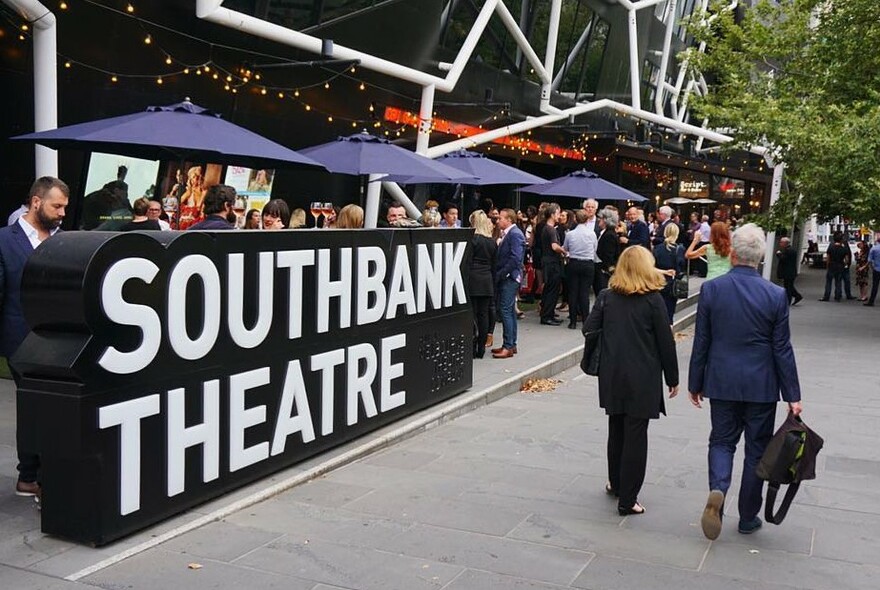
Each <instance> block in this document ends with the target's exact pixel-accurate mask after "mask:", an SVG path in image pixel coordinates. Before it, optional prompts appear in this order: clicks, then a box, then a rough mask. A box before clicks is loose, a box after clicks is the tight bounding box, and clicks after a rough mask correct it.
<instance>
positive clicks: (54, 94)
mask: <svg viewBox="0 0 880 590" xmlns="http://www.w3.org/2000/svg"><path fill="white" fill-rule="evenodd" d="M3 2H4V3H5V4H7V5H9V6H11V7H12V8H13V9H15V10H16V11H17V12H18V13H19V14H21V16H22V18H24V19H25V20H26V21H27V22H28V25H29V26H30V27H31V29H32V30H33V32H34V131H48V130H49V129H55V128H56V127H58V72H57V64H58V58H57V38H56V34H55V31H56V22H55V15H54V14H53V13H52V11H51V10H49V9H48V8H46V7H45V6H44V5H43V4H41V3H40V2H37V0H3ZM34 170H35V172H36V175H37V177H38V178H39V177H40V176H58V152H56V151H55V150H50V149H49V148H47V147H43V146H41V145H37V146H35V147H34Z"/></svg>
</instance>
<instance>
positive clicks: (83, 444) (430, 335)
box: [13, 230, 472, 545]
mask: <svg viewBox="0 0 880 590" xmlns="http://www.w3.org/2000/svg"><path fill="white" fill-rule="evenodd" d="M470 235H471V234H470V231H469V230H418V231H413V230H388V231H314V232H309V231H303V230H300V231H296V232H215V233H211V232H189V233H173V232H155V233H150V232H146V233H129V234H112V233H102V232H101V233H99V232H67V233H61V234H58V235H56V236H55V237H53V238H52V239H50V240H48V241H47V242H45V243H44V244H43V245H41V246H40V247H39V248H38V249H37V250H36V251H35V252H34V254H33V256H32V257H31V259H30V261H29V262H28V265H27V268H26V270H25V276H24V280H23V283H22V299H23V305H24V308H25V314H26V316H27V318H28V321H29V322H30V324H31V327H32V328H33V332H32V333H31V334H30V335H29V336H28V338H27V339H26V340H25V342H24V343H23V344H22V346H21V348H20V349H19V351H18V352H17V353H16V355H15V357H14V358H13V364H14V366H15V367H16V368H17V369H18V371H19V372H20V373H22V375H23V380H22V383H21V387H20V389H19V395H18V412H19V414H18V420H19V422H18V427H19V429H20V430H21V433H22V434H23V436H22V437H21V445H22V447H23V448H25V449H29V450H34V451H36V452H38V453H39V454H40V455H41V461H42V471H41V480H42V483H43V515H42V527H43V531H44V532H46V533H51V534H56V535H61V536H64V537H68V538H71V539H75V540H78V541H83V542H88V543H93V544H98V545H100V544H104V543H107V542H109V541H112V540H113V539H116V538H118V537H120V536H122V535H125V534H128V533H130V532H132V531H135V530H137V529H140V528H142V527H145V526H147V525H150V524H152V523H155V522H157V521H159V520H161V519H163V518H166V517H168V516H170V515H172V514H175V513H177V512H180V511H182V510H184V509H186V508H189V507H191V506H194V505H196V504H199V503H201V502H204V501H206V500H208V499H211V498H213V497H216V496H218V495H220V494H223V493H225V492H227V491H229V490H231V489H233V488H235V487H237V486H241V485H243V484H245V483H248V482H252V481H254V480H256V479H259V478H261V477H263V476H265V475H267V474H269V473H271V472H273V471H277V470H278V469H281V468H284V467H287V466H290V465H292V464H294V463H297V462H299V461H302V460H303V459H305V458H307V457H309V456H311V455H314V454H316V453H319V452H321V451H323V450H325V449H328V448H330V447H332V446H335V445H338V444H340V443H342V442H344V441H347V440H350V439H352V438H355V437H357V436H359V435H361V434H364V433H366V432H369V431H371V430H374V429H376V428H378V427H380V426H384V425H386V424H388V423H390V422H393V421H395V420H398V419H399V418H401V417H402V416H405V415H407V414H411V413H413V412H415V411H417V410H421V409H423V408H425V407H427V406H430V405H432V404H435V403H437V402H439V401H441V400H443V399H446V398H449V397H450V396H453V395H455V394H457V393H459V392H461V391H463V390H465V389H467V388H468V387H470V385H471V367H472V360H471V354H470V351H471V330H472V329H471V325H472V324H471V314H470V306H469V305H468V303H467V300H466V296H465V293H466V284H465V279H466V277H467V272H465V271H466V269H467V264H466V262H465V260H466V256H469V252H468V244H469V240H470Z"/></svg>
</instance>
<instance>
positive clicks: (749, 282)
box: [688, 223, 801, 539]
mask: <svg viewBox="0 0 880 590" xmlns="http://www.w3.org/2000/svg"><path fill="white" fill-rule="evenodd" d="M765 245H766V243H765V238H764V232H763V231H761V229H760V228H759V227H758V226H756V225H755V224H753V223H749V224H747V225H744V226H743V227H741V228H740V229H738V230H737V231H736V232H734V234H733V240H732V250H731V253H730V258H731V262H732V264H733V268H731V269H730V271H729V272H728V273H727V274H725V275H723V276H720V277H718V278H716V279H714V280H711V281H708V282H706V283H703V287H702V289H701V290H700V303H699V305H698V307H697V325H696V330H695V333H694V345H693V350H692V352H691V361H690V371H689V375H688V391H689V392H690V398H691V403H692V404H693V405H694V406H696V407H697V408H701V407H702V403H701V402H702V401H703V399H704V398H709V400H710V411H711V419H712V432H711V434H710V435H709V489H710V490H711V491H710V492H709V499H708V501H707V502H706V507H705V509H704V510H703V517H702V519H701V524H702V527H703V534H705V535H706V537H708V538H709V539H716V538H718V535H719V534H720V533H721V518H722V515H723V513H724V510H723V509H724V498H725V496H726V495H727V490H728V488H730V480H731V475H732V472H733V457H734V454H735V453H736V446H737V444H738V443H739V439H740V435H742V434H743V432H745V438H746V444H745V459H744V462H743V473H742V481H741V483H740V490H739V527H738V530H739V532H740V533H742V534H744V535H747V534H751V533H753V532H755V531H757V530H758V529H759V528H761V525H762V522H761V519H760V518H759V517H758V513H759V512H760V510H761V504H762V502H763V497H762V495H763V489H764V482H763V481H762V480H761V479H759V478H758V476H757V474H756V473H755V469H756V467H757V466H758V462H759V461H760V460H761V456H762V455H763V454H764V450H765V449H766V448H767V443H768V442H769V441H770V438H771V437H772V436H773V429H774V424H773V422H774V418H775V416H776V403H777V402H778V401H779V400H780V396H781V399H782V400H783V401H785V402H788V407H789V410H790V411H791V412H792V413H793V414H794V415H796V416H797V415H799V414H800V413H801V401H800V399H801V391H800V384H799V382H798V374H797V365H796V364H795V359H794V351H793V350H792V347H791V339H790V332H789V326H788V310H789V307H788V296H787V295H786V292H785V289H783V288H782V287H779V286H778V285H774V284H773V283H771V282H769V281H766V280H764V279H763V278H762V277H761V275H760V274H759V273H758V264H759V263H760V262H761V260H763V258H764V250H765Z"/></svg>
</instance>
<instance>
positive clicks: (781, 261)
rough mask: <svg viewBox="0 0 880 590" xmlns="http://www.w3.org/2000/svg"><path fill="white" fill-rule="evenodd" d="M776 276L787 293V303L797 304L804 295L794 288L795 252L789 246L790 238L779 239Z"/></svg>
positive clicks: (795, 277) (795, 272)
mask: <svg viewBox="0 0 880 590" xmlns="http://www.w3.org/2000/svg"><path fill="white" fill-rule="evenodd" d="M776 260H777V263H778V264H777V266H776V278H778V279H780V280H781V281H782V286H783V287H785V293H786V295H788V303H789V305H792V306H793V305H797V304H798V302H800V300H801V299H803V298H804V297H803V296H802V295H801V294H800V293H798V291H797V289H795V288H794V281H795V279H797V271H798V264H797V253H796V252H795V251H794V248H792V247H791V240H790V239H788V238H782V239H780V240H779V250H777V251H776Z"/></svg>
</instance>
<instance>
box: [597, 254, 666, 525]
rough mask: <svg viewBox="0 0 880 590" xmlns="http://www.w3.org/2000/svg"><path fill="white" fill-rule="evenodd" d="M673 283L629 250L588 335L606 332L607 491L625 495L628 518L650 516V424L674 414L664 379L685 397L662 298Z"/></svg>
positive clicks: (602, 369) (620, 505)
mask: <svg viewBox="0 0 880 590" xmlns="http://www.w3.org/2000/svg"><path fill="white" fill-rule="evenodd" d="M665 284H666V281H665V280H664V278H663V275H662V274H661V273H659V272H658V271H657V270H656V269H655V268H654V257H653V256H652V255H651V252H650V251H649V250H648V249H647V248H636V247H633V248H627V249H626V250H624V251H623V253H622V254H621V255H620V258H619V259H618V261H617V268H616V269H615V271H614V276H613V277H611V281H610V282H609V288H608V289H605V290H604V291H602V293H600V294H599V299H598V300H597V302H596V305H595V306H594V307H593V311H592V312H591V313H590V315H589V317H588V318H587V321H586V322H585V323H584V333H585V334H586V333H589V332H595V331H597V330H600V329H601V330H602V337H601V340H600V341H601V344H600V346H601V353H600V363H599V406H600V407H602V408H604V409H605V413H606V414H607V415H608V484H607V485H606V486H605V492H606V493H608V494H613V495H616V496H618V502H617V511H618V513H619V514H620V515H621V516H626V515H628V514H643V513H644V512H645V508H644V507H643V506H642V505H641V504H639V501H638V497H639V491H640V490H641V488H642V483H644V481H645V467H646V464H647V459H648V421H649V420H651V419H655V418H659V417H660V413H661V412H662V413H664V414H665V413H666V406H665V404H664V401H663V377H665V378H666V386H667V387H668V388H669V397H670V398H672V397H675V396H676V395H677V394H678V359H677V358H676V355H675V340H674V338H673V337H672V330H671V329H670V327H669V320H668V318H667V315H666V305H665V304H664V303H663V298H662V297H661V296H660V293H659V291H660V290H661V289H662V288H663V287H664V286H665ZM590 340H591V341H593V339H590Z"/></svg>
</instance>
